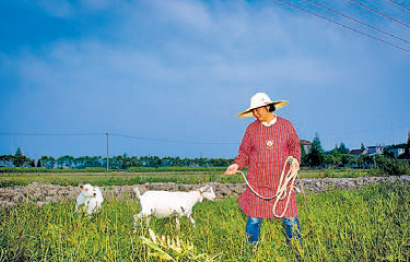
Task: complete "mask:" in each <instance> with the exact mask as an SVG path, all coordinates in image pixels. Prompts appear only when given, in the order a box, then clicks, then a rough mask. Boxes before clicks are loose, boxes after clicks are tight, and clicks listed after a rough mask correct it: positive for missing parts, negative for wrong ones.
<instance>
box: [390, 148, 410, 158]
mask: <svg viewBox="0 0 410 262" xmlns="http://www.w3.org/2000/svg"><path fill="white" fill-rule="evenodd" d="M405 149H406V147H405V146H402V147H394V148H390V149H389V151H390V152H393V154H394V157H395V158H397V157H398V156H399V155H401V154H404V152H405Z"/></svg>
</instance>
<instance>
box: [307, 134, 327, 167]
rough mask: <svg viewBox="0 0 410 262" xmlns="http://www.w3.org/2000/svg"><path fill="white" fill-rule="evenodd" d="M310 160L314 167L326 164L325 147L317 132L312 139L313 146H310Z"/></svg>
mask: <svg viewBox="0 0 410 262" xmlns="http://www.w3.org/2000/svg"><path fill="white" fill-rule="evenodd" d="M308 162H309V165H310V166H314V167H319V166H321V165H323V164H324V156H323V148H322V145H321V143H320V139H319V135H318V134H317V133H316V136H315V138H314V139H313V141H312V147H311V148H310V151H309V155H308Z"/></svg>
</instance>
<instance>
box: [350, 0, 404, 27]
mask: <svg viewBox="0 0 410 262" xmlns="http://www.w3.org/2000/svg"><path fill="white" fill-rule="evenodd" d="M348 1H350V2H353V3H355V4H358V5H360V6H362V7H364V8H366V9H368V10H370V11H372V12H373V13H376V14H378V15H381V16H383V17H386V18H388V19H390V20H392V21H393V22H395V23H398V24H401V25H403V26H405V27H408V28H410V25H408V24H406V23H403V22H400V21H399V20H397V19H395V18H393V17H391V16H388V15H386V14H383V13H381V12H379V11H377V10H376V9H374V8H372V7H370V6H368V5H365V4H363V3H360V2H358V1H356V0H348Z"/></svg>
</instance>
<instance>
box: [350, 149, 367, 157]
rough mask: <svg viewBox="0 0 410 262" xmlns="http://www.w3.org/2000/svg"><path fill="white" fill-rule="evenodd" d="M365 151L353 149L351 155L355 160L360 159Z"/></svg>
mask: <svg viewBox="0 0 410 262" xmlns="http://www.w3.org/2000/svg"><path fill="white" fill-rule="evenodd" d="M363 152H364V150H363V149H352V150H350V152H349V155H352V156H353V157H354V158H358V157H359V156H360V155H361V154H363Z"/></svg>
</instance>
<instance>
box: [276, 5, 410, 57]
mask: <svg viewBox="0 0 410 262" xmlns="http://www.w3.org/2000/svg"><path fill="white" fill-rule="evenodd" d="M273 1H276V2H281V3H284V4H286V5H289V6H291V7H293V8H296V9H299V10H301V11H303V12H305V13H309V14H312V15H314V16H317V17H319V18H322V19H324V20H326V21H328V22H331V23H333V24H336V25H338V26H341V27H344V28H346V29H349V30H351V31H353V32H355V33H358V34H360V35H363V36H365V37H368V38H371V39H373V40H376V41H379V42H381V43H384V44H386V45H389V46H392V47H394V48H397V49H400V50H402V51H406V52H409V53H410V50H409V49H406V48H403V47H400V46H398V45H395V44H393V43H390V42H388V41H386V40H383V39H380V38H377V37H374V36H372V35H369V34H366V33H363V32H361V31H359V30H357V29H354V28H352V27H350V26H347V25H344V24H342V23H339V22H336V21H334V20H332V19H329V18H327V17H324V16H322V15H319V14H316V13H314V12H311V11H309V10H306V9H304V8H302V7H299V6H296V5H294V4H291V3H289V2H286V1H282V0H273Z"/></svg>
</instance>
